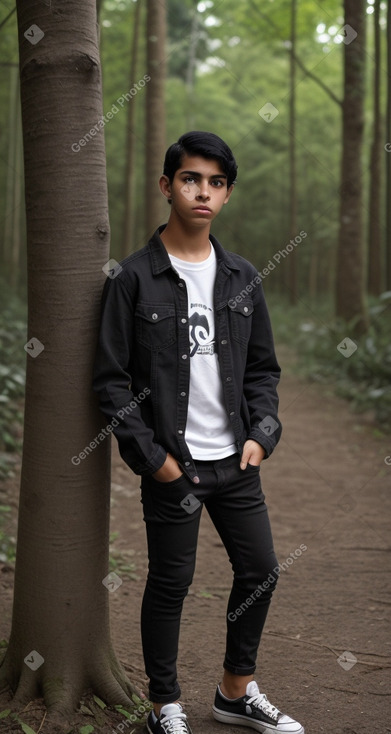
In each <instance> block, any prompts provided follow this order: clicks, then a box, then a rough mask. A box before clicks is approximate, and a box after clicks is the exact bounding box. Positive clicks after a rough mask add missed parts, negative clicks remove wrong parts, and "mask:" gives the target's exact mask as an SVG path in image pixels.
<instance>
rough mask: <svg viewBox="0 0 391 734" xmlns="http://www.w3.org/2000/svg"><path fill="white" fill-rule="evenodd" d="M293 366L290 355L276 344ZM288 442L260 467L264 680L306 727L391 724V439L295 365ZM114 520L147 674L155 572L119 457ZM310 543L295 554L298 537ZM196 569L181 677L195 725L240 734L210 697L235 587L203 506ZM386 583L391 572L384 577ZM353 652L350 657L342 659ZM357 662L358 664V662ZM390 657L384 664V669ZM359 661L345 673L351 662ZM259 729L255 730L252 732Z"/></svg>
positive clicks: (117, 600)
mask: <svg viewBox="0 0 391 734" xmlns="http://www.w3.org/2000/svg"><path fill="white" fill-rule="evenodd" d="M279 357H280V361H281V363H282V364H283V365H284V364H285V363H286V362H287V361H288V360H289V359H290V357H289V355H288V354H287V353H285V352H282V351H281V350H280V352H279ZM280 396H281V419H282V421H283V425H284V431H283V438H282V439H281V442H280V444H279V446H278V448H277V449H276V451H275V453H274V455H273V457H272V458H271V459H270V460H269V461H267V462H265V464H264V466H263V468H262V477H263V486H264V491H265V493H266V498H267V503H268V506H269V511H270V516H271V521H272V527H273V532H274V538H275V546H276V552H277V556H278V558H279V562H280V563H281V564H282V563H283V562H284V561H286V559H287V558H289V556H290V554H291V553H292V554H293V555H294V556H295V555H297V556H298V557H297V558H296V559H295V560H292V563H291V564H290V565H289V564H288V563H286V564H285V565H286V567H287V569H288V570H286V571H283V572H282V573H281V577H280V581H279V585H278V589H277V591H276V593H275V595H274V599H273V602H272V606H271V608H270V612H269V616H268V620H267V624H266V628H265V632H264V635H263V640H262V643H261V648H260V653H259V659H258V671H257V678H258V681H259V682H260V684H261V686H260V687H261V688H262V689H264V690H265V692H266V693H267V695H268V697H269V698H270V700H271V701H272V702H274V703H275V704H276V705H278V706H279V707H280V708H281V709H282V710H284V711H286V712H287V713H289V714H290V715H291V716H293V717H295V718H297V719H298V720H299V721H301V722H302V723H303V725H304V726H305V729H306V734H319V733H320V732H327V733H331V732H333V734H358V733H359V732H360V734H361V732H364V731H368V732H371V734H372V732H374V731H377V732H381V733H382V734H383V732H391V720H390V713H389V712H390V695H391V690H390V689H391V686H390V670H389V669H387V667H388V668H389V667H390V666H391V649H390V648H391V643H390V639H389V632H390V627H389V623H388V622H387V618H388V612H389V608H390V604H391V592H390V587H389V586H388V587H387V575H386V574H387V571H388V574H389V568H390V567H389V556H390V554H389V551H390V541H389V537H390V536H389V531H388V532H387V523H388V522H389V518H390V515H391V512H390V511H391V492H390V489H391V466H389V465H387V464H386V463H385V458H386V457H387V456H388V455H390V454H391V445H390V442H387V441H386V440H385V439H376V438H374V435H373V433H374V432H373V428H371V427H368V425H363V422H362V418H361V417H360V416H356V415H352V414H351V413H350V412H349V410H348V408H347V405H346V403H345V402H344V401H341V400H339V399H337V398H335V397H333V396H332V395H331V394H329V393H328V391H327V389H326V388H325V387H321V388H320V387H319V386H318V385H316V384H309V383H308V382H305V381H302V380H300V379H299V378H298V377H296V376H292V375H289V374H288V373H287V371H286V372H285V374H284V377H283V379H282V381H281V388H280ZM114 466H115V469H114V475H113V481H114V487H113V507H112V529H113V531H114V530H117V531H118V532H119V537H118V540H117V541H116V547H117V548H118V549H123V550H126V549H129V547H130V548H132V549H133V550H134V557H133V558H134V562H135V564H136V567H137V568H136V570H137V574H138V575H139V577H140V580H139V581H128V582H126V583H123V585H122V586H121V587H120V588H119V589H118V591H117V592H116V593H115V595H114V594H113V600H112V627H113V638H114V641H115V645H116V649H117V650H118V653H119V655H120V658H121V660H123V661H124V662H130V661H132V663H133V664H134V665H135V666H136V667H138V668H139V669H140V670H142V657H141V651H140V642H139V629H138V620H139V612H140V603H141V596H142V591H143V585H144V577H145V573H146V546H145V540H144V527H143V523H142V522H141V506H140V504H139V489H138V479H137V478H136V477H132V476H131V475H130V474H129V471H128V470H127V468H126V467H125V466H124V465H122V464H121V461H120V460H119V459H118V455H117V454H115V459H114ZM301 544H304V545H305V546H307V550H306V551H305V552H303V553H302V555H301V556H299V554H295V551H296V549H298V548H300V545H301ZM197 558H198V560H197V570H196V575H195V579H194V583H193V586H192V589H191V592H190V594H189V596H188V598H187V599H186V602H185V607H184V614H183V623H182V630H181V648H180V658H179V675H180V681H181V685H182V690H183V701H184V702H185V704H186V709H187V711H188V713H189V718H190V721H191V724H192V727H193V731H194V734H200V733H201V732H208V733H209V734H215V733H216V734H222V732H223V731H228V730H230V731H231V732H232V733H233V734H235V733H236V732H237V733H238V734H239V732H243V731H244V729H243V728H242V727H229V728H228V727H226V728H225V727H224V726H223V725H222V724H219V723H217V722H214V720H213V719H212V718H211V715H210V705H211V703H212V700H213V696H214V689H215V685H216V682H218V680H219V679H220V675H221V661H222V658H223V652H224V638H225V629H224V623H225V608H226V603H227V598H228V594H229V588H230V583H231V572H230V566H229V563H228V561H227V558H226V555H225V551H224V548H223V546H222V544H221V542H220V540H219V538H218V536H217V535H216V532H215V530H214V527H213V525H212V524H211V522H210V520H209V518H208V516H207V513H206V512H205V513H204V514H203V519H202V523H201V531H200V540H199V548H198V557H197ZM388 578H389V577H388ZM345 651H347V652H349V653H350V656H347V662H344V660H343V659H342V660H341V661H340V662H341V663H342V665H341V664H340V663H339V662H338V658H339V656H340V655H341V654H342V653H344V652H345ZM352 656H354V658H357V662H356V663H355V664H354V665H352V667H350V666H351V662H349V660H350V658H351V660H352V661H354V658H353V657H352ZM386 666H387V667H386ZM348 667H349V668H350V669H349V670H347V668H348ZM249 731H250V730H249Z"/></svg>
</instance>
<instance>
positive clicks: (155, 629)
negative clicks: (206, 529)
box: [141, 454, 278, 703]
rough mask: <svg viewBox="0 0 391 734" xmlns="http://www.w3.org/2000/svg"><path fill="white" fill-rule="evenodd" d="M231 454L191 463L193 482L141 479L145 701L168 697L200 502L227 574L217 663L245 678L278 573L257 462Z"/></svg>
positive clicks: (175, 687) (174, 693)
mask: <svg viewBox="0 0 391 734" xmlns="http://www.w3.org/2000/svg"><path fill="white" fill-rule="evenodd" d="M239 463H240V457H239V454H233V455H232V456H229V457H227V458H226V459H221V460H219V461H196V467H197V471H198V476H199V478H200V482H199V484H194V483H193V482H192V481H191V480H190V479H189V478H188V477H187V476H185V475H183V476H181V477H179V478H178V479H175V480H174V481H173V482H168V483H164V482H158V481H156V480H155V479H153V478H152V477H151V476H147V477H143V478H142V482H141V490H142V503H143V508H144V520H145V522H146V529H147V539H148V557H149V573H148V579H147V583H146V588H145V592H144V598H143V604H142V613H141V633H142V642H143V652H144V660H145V669H146V673H147V675H148V677H149V679H150V685H149V698H150V700H151V701H153V702H155V703H170V702H172V701H176V700H177V699H178V698H179V697H180V695H181V690H180V687H179V684H178V681H177V669H176V661H177V652H178V638H179V626H180V618H181V612H182V606H183V600H184V598H185V596H186V594H187V592H188V588H189V586H190V584H191V582H192V579H193V573H194V568H195V559H196V548H197V538H198V528H199V522H200V517H201V511H202V506H203V505H205V507H206V509H207V511H208V512H209V515H210V517H211V519H212V521H213V523H214V525H215V527H216V530H217V532H218V533H219V535H220V537H221V540H222V541H223V543H224V545H225V548H226V550H227V553H228V556H229V559H230V561H231V564H232V569H233V572H234V578H233V586H232V590H231V594H230V597H229V601H228V609H227V641H226V654H225V659H224V668H225V669H226V670H228V671H230V672H231V673H235V674H237V675H251V674H252V673H253V672H254V670H255V661H256V656H257V651H258V646H259V641H260V637H261V633H262V629H263V626H264V624H265V620H266V616H267V612H268V608H269V605H270V599H271V595H272V592H273V589H274V587H275V585H276V582H277V577H278V562H277V559H276V556H275V554H274V550H273V539H272V534H271V530H270V523H269V518H268V512H267V507H266V504H265V502H264V494H263V492H262V489H261V483H260V476H259V467H251V466H249V465H248V466H247V469H245V470H244V471H243V470H241V469H240V466H239Z"/></svg>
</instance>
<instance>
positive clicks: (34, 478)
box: [0, 0, 133, 716]
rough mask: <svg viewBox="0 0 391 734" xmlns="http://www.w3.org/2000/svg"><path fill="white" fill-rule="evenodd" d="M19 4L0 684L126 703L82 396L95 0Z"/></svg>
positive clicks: (105, 471)
mask: <svg viewBox="0 0 391 734" xmlns="http://www.w3.org/2000/svg"><path fill="white" fill-rule="evenodd" d="M17 11H18V27H19V56H20V79H21V103H22V122H23V142H24V161H25V197H26V215H27V248H28V342H27V345H26V347H25V349H26V351H27V354H28V357H27V378H26V406H25V423H24V446H23V460H22V477H21V487H20V502H19V525H18V539H17V558H16V567H15V592H14V605H13V615H12V630H11V635H10V640H9V646H8V649H7V651H6V655H5V658H4V659H3V661H2V665H1V667H0V690H1V689H3V690H5V689H6V688H7V687H9V688H10V689H11V690H12V692H13V694H14V705H15V706H17V705H19V704H20V703H25V702H26V701H28V700H30V699H33V698H34V697H36V696H42V697H43V698H44V701H45V704H46V706H47V708H48V709H49V711H50V712H52V713H55V712H61V713H62V714H63V715H64V714H65V716H66V715H67V714H68V713H69V712H71V711H72V710H73V709H74V708H75V707H76V706H77V705H78V702H79V700H80V697H81V695H82V694H83V692H84V691H85V690H86V689H87V688H92V689H93V690H94V691H95V692H96V693H97V694H98V695H100V696H101V698H103V699H104V700H105V701H106V702H108V703H111V704H119V703H122V704H124V705H129V702H130V698H129V697H130V695H131V692H132V690H133V689H132V687H131V685H130V683H129V682H128V680H127V679H126V676H125V674H124V671H123V670H122V668H121V667H120V665H119V663H118V661H117V659H116V657H115V654H114V651H113V648H112V645H111V642H110V636H109V613H108V588H107V587H106V585H104V584H103V583H102V581H103V580H104V579H105V578H106V577H107V574H108V542H109V489H110V487H109V484H110V482H109V476H110V475H109V448H110V446H109V441H108V440H103V439H104V434H102V433H101V427H102V419H101V416H100V413H99V411H98V408H97V405H96V403H95V399H94V398H93V397H92V391H91V372H92V362H93V355H94V351H95V342H96V335H97V329H98V321H99V311H100V295H101V290H102V285H103V283H102V281H103V279H104V275H103V273H102V266H103V265H104V264H105V262H106V261H107V260H108V248H109V221H108V211H107V187H106V167H105V150H104V140H103V132H102V129H101V127H100V126H99V124H97V123H98V120H99V119H101V117H102V93H101V71H100V59H99V50H98V37H97V16H96V3H95V0H84V2H82V3H80V2H78V0H68V2H67V3H65V4H58V3H57V2H52V3H51V4H50V6H49V5H47V4H45V3H42V2H41V3H31V2H30V0H18V1H17ZM25 34H26V35H27V37H26V35H25ZM95 125H96V128H94V126H95ZM21 348H23V345H21ZM99 434H100V436H101V438H99V439H98V440H97V442H95V443H94V444H92V443H91V442H93V439H94V437H96V436H99ZM109 435H110V433H109ZM102 436H103V439H102ZM93 445H94V446H95V448H94V449H91V446H93ZM86 446H87V447H88V446H89V447H90V450H89V452H88V455H86V454H84V457H85V458H84V459H83V458H81V457H83V454H82V453H81V452H82V451H83V449H84V447H86ZM72 459H73V461H72Z"/></svg>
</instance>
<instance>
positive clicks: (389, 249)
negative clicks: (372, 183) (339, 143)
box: [384, 2, 391, 290]
mask: <svg viewBox="0 0 391 734" xmlns="http://www.w3.org/2000/svg"><path fill="white" fill-rule="evenodd" d="M387 79H388V84H387V112H386V140H387V144H388V151H387V152H386V154H385V155H386V191H385V194H386V196H385V202H384V203H385V210H386V290H391V206H390V202H391V150H390V146H391V2H389V3H388V8H387Z"/></svg>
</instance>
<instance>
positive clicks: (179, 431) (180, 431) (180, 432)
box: [178, 428, 183, 436]
mask: <svg viewBox="0 0 391 734" xmlns="http://www.w3.org/2000/svg"><path fill="white" fill-rule="evenodd" d="M178 433H179V434H180V435H181V436H182V433H183V431H182V430H181V429H180V428H179V430H178Z"/></svg>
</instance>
